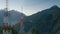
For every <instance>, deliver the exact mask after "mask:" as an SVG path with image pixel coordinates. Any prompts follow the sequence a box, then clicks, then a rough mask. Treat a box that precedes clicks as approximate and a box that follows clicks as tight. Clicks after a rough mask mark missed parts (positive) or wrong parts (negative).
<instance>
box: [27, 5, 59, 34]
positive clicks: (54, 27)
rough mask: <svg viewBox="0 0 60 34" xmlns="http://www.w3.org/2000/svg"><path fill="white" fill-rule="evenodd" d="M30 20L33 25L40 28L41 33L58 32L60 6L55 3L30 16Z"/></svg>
mask: <svg viewBox="0 0 60 34" xmlns="http://www.w3.org/2000/svg"><path fill="white" fill-rule="evenodd" d="M28 20H29V22H30V23H31V24H32V27H36V28H37V29H38V30H39V33H40V34H41V33H42V34H47V33H48V34H57V32H58V31H59V30H60V29H59V28H60V8H59V7H58V6H56V5H54V6H52V7H51V8H49V9H46V10H43V11H40V12H38V13H36V14H33V15H31V16H28ZM27 25H28V24H27ZM29 26H31V25H29ZM28 31H29V30H28Z"/></svg>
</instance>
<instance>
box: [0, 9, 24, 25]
mask: <svg viewBox="0 0 60 34" xmlns="http://www.w3.org/2000/svg"><path fill="white" fill-rule="evenodd" d="M4 12H5V10H0V26H1V25H2V24H3V23H4ZM9 14H10V16H9V17H8V21H9V23H10V24H11V25H14V24H16V23H17V21H18V20H20V19H21V17H22V15H24V14H23V13H20V12H18V11H15V10H10V11H9ZM24 16H25V15H24Z"/></svg>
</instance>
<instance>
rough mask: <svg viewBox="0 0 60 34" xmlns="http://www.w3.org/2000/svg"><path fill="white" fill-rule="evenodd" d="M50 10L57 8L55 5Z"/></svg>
mask: <svg viewBox="0 0 60 34" xmlns="http://www.w3.org/2000/svg"><path fill="white" fill-rule="evenodd" d="M51 8H52V9H55V8H59V7H58V6H57V5H54V6H52V7H51Z"/></svg>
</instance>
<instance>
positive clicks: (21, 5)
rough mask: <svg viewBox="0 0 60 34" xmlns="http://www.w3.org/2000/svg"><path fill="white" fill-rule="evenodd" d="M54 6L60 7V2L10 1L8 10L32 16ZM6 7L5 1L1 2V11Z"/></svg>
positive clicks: (36, 0) (55, 0)
mask: <svg viewBox="0 0 60 34" xmlns="http://www.w3.org/2000/svg"><path fill="white" fill-rule="evenodd" d="M53 5H57V6H59V7H60V0H9V3H8V8H9V10H17V11H19V12H22V13H24V14H25V15H27V16H30V15H32V14H35V13H37V12H38V11H42V10H45V9H47V8H50V7H52V6H53ZM5 7H6V6H5V0H0V9H4V8H5Z"/></svg>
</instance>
